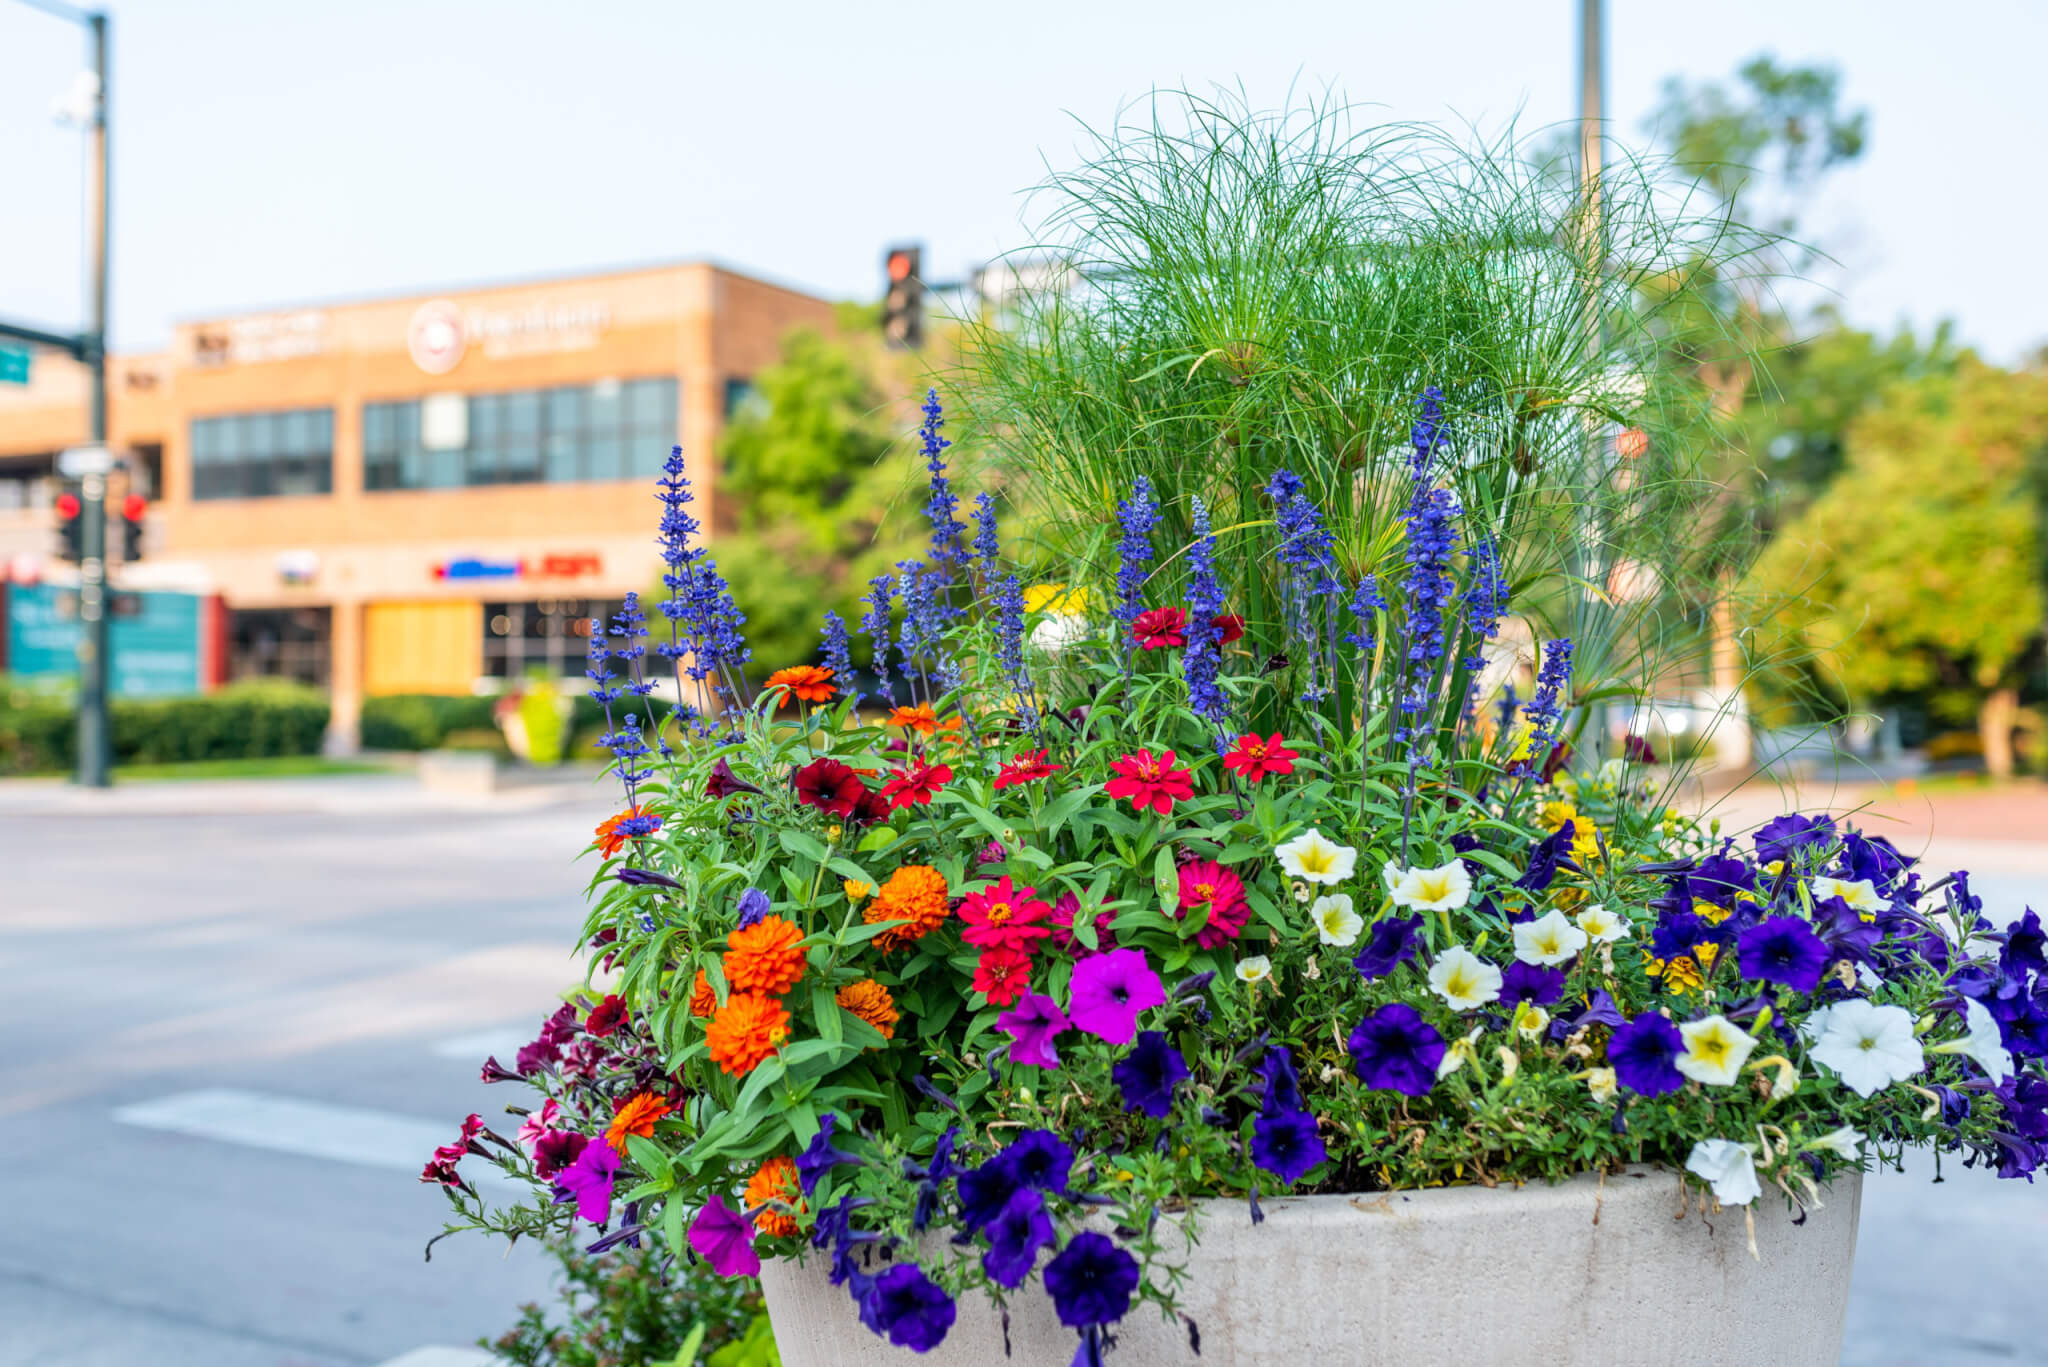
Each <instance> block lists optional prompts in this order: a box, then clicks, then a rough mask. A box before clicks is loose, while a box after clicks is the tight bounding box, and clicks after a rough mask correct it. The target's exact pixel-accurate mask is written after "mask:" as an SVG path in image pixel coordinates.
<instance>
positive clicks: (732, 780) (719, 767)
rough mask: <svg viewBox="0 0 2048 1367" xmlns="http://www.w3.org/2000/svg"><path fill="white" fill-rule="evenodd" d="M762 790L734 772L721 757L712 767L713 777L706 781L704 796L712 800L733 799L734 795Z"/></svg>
mask: <svg viewBox="0 0 2048 1367" xmlns="http://www.w3.org/2000/svg"><path fill="white" fill-rule="evenodd" d="M760 791H761V790H760V789H759V788H756V787H755V786H754V785H753V784H751V783H749V782H747V781H746V780H745V779H743V778H741V777H740V776H739V775H738V774H735V773H734V772H733V771H732V766H731V765H730V764H727V763H726V762H725V760H724V759H723V758H722V757H721V758H720V759H719V761H718V762H717V763H716V764H714V765H712V766H711V777H710V778H708V779H706V780H705V781H704V796H706V797H711V798H725V797H731V796H732V795H733V794H734V793H758V792H760Z"/></svg>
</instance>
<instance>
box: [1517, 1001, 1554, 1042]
mask: <svg viewBox="0 0 2048 1367" xmlns="http://www.w3.org/2000/svg"><path fill="white" fill-rule="evenodd" d="M1548 1024H1550V1013H1549V1012H1548V1011H1545V1010H1544V1009H1543V1008H1542V1007H1540V1006H1538V1005H1537V1004H1536V1003H1535V1002H1523V1003H1522V1004H1521V1005H1520V1006H1518V1007H1516V1008H1515V1033H1516V1034H1518V1035H1520V1036H1521V1037H1522V1038H1523V1039H1535V1038H1536V1037H1537V1036H1538V1035H1540V1034H1542V1033H1543V1027H1544V1026H1546V1025H1548Z"/></svg>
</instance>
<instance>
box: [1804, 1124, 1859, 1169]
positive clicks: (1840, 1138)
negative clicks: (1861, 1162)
mask: <svg viewBox="0 0 2048 1367" xmlns="http://www.w3.org/2000/svg"><path fill="white" fill-rule="evenodd" d="M1806 1147H1807V1148H1809V1149H1819V1150H1822V1151H1824V1152H1827V1153H1831V1154H1834V1155H1836V1156H1837V1157H1839V1158H1846V1159H1847V1160H1848V1161H1850V1162H1851V1163H1854V1162H1855V1161H1856V1160H1857V1159H1859V1158H1861V1157H1863V1131H1861V1130H1858V1129H1854V1128H1852V1127H1850V1126H1848V1125H1844V1126H1842V1128H1841V1129H1839V1130H1829V1131H1828V1132H1827V1133H1826V1134H1824V1135H1821V1136H1820V1137H1819V1138H1818V1139H1809V1140H1807V1141H1806Z"/></svg>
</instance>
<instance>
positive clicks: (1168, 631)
mask: <svg viewBox="0 0 2048 1367" xmlns="http://www.w3.org/2000/svg"><path fill="white" fill-rule="evenodd" d="M1187 630H1188V614H1187V609H1186V608H1153V609H1151V610H1150V611H1148V612H1141V613H1139V614H1138V616H1137V619H1136V620H1134V621H1133V622H1132V623H1131V639H1132V640H1133V641H1135V642H1137V643H1138V647H1139V648H1140V649H1141V650H1167V649H1170V648H1172V647H1174V646H1184V645H1186V644H1187V643H1188V637H1187Z"/></svg>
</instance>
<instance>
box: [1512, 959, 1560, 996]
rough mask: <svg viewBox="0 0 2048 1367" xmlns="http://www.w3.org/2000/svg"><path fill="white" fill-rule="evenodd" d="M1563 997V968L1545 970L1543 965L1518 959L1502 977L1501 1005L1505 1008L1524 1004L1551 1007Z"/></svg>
mask: <svg viewBox="0 0 2048 1367" xmlns="http://www.w3.org/2000/svg"><path fill="white" fill-rule="evenodd" d="M1563 995H1564V970H1563V969H1561V968H1545V967H1543V966H1542V965H1541V964H1531V963H1524V962H1522V961H1521V960H1520V959H1517V960H1515V961H1514V962H1513V963H1511V964H1509V965H1508V966H1507V968H1506V970H1505V971H1504V972H1502V974H1501V977H1500V1004H1501V1005H1502V1006H1504V1007H1506V1006H1520V1005H1521V1004H1522V1003H1523V1002H1534V1003H1535V1004H1536V1005H1537V1006H1549V1005H1550V1004H1551V1003H1552V1002H1554V1001H1556V1000H1557V999H1558V998H1559V997H1562V996H1563Z"/></svg>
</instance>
